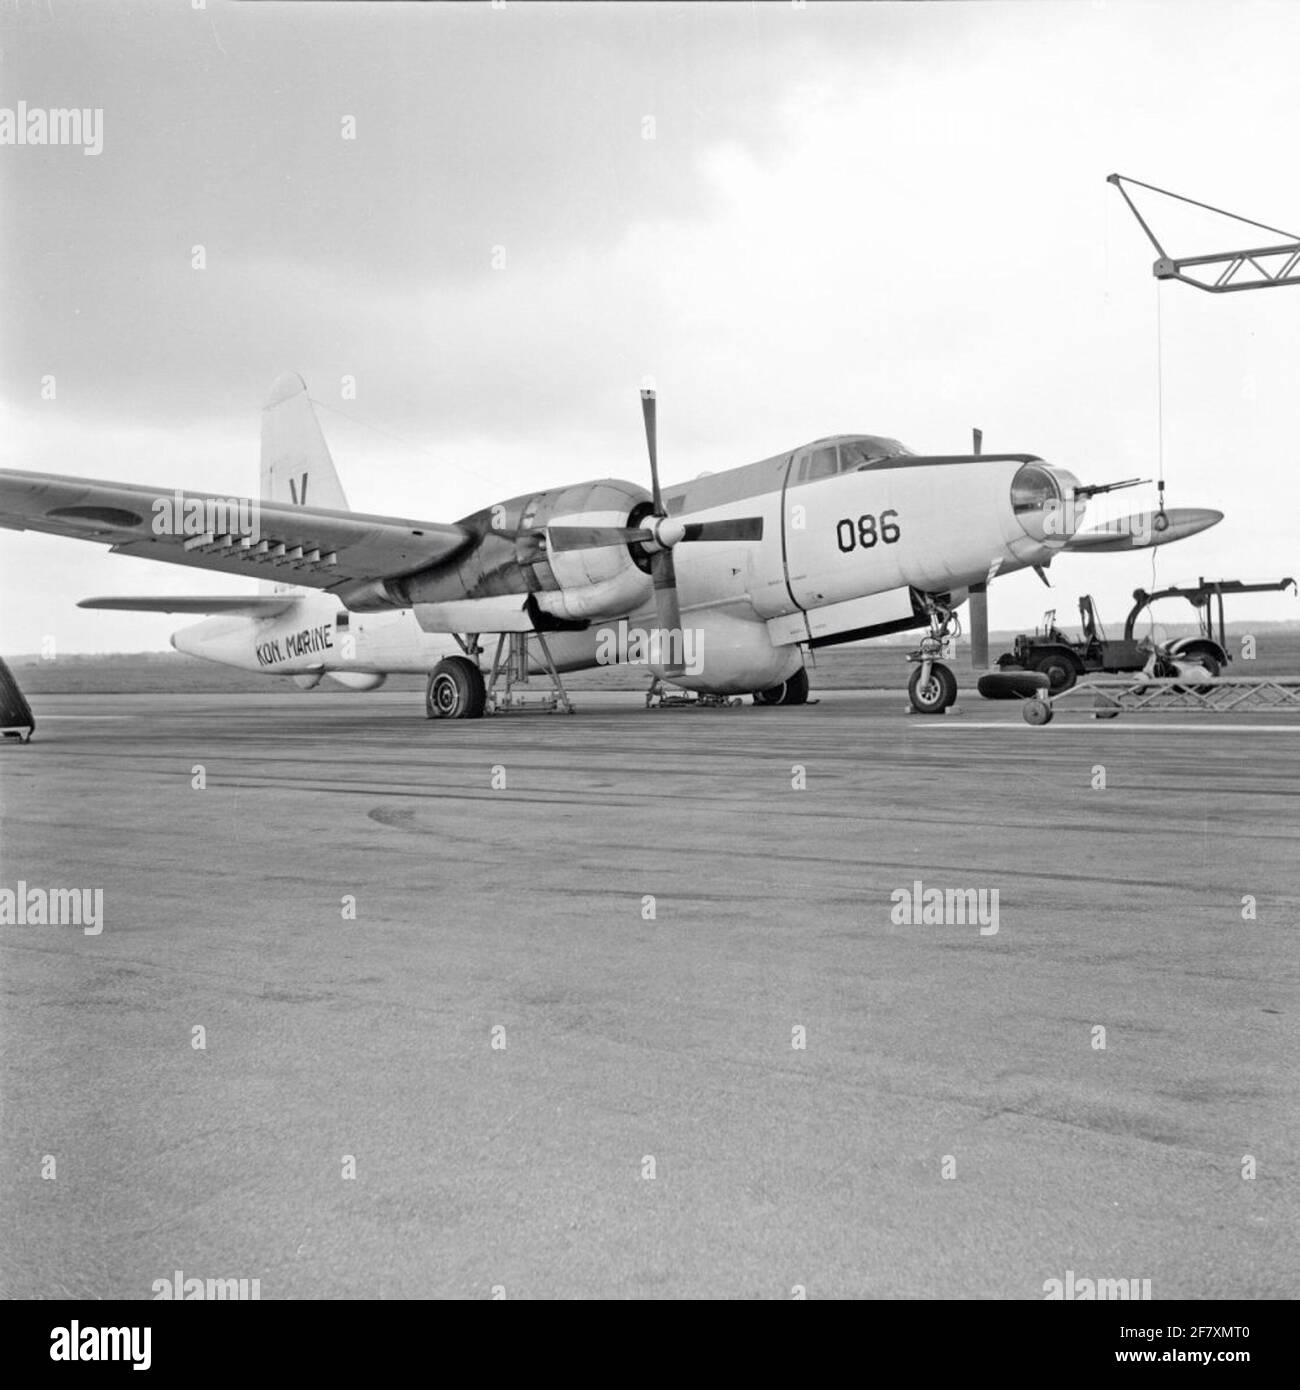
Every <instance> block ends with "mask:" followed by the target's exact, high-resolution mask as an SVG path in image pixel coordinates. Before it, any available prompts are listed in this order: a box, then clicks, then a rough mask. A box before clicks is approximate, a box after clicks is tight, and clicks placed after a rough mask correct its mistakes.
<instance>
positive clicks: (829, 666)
mask: <svg viewBox="0 0 1300 1390" xmlns="http://www.w3.org/2000/svg"><path fill="white" fill-rule="evenodd" d="M1010 640H1011V639H1010V635H1009V634H997V635H994V637H993V638H992V639H991V641H990V651H991V652H992V654H993V656H994V657H995V658H996V657H997V655H998V654H999V653H1000V652H1003V651H1005V650H1007V649H1008V648H1009V646H1010ZM1256 643H1257V646H1256V659H1255V660H1254V661H1242V660H1240V659H1237V660H1234V662H1233V664H1232V666H1231V667H1230V668H1229V672H1230V674H1233V675H1242V676H1300V632H1297V631H1290V630H1287V629H1281V630H1270V629H1269V628H1267V627H1265V626H1261V627H1260V628H1259V629H1258V630H1257V631H1256ZM911 645H912V644H911V643H910V642H909V643H905V644H898V645H885V644H883V643H872V644H869V645H865V646H857V645H854V646H844V647H827V648H823V649H822V650H821V651H818V652H816V653H814V657H815V665H813V667H812V669H811V670H810V671H809V675H810V677H811V679H812V685H813V688H814V689H821V690H901V689H902V688H903V686H904V685H905V683H906V681H907V675H908V666H907V661H906V654H907V652H908V651H909V650H910V649H911ZM1229 645H1230V650H1231V651H1232V652H1233V653H1234V655H1237V654H1239V653H1240V650H1241V645H1240V641H1239V640H1236V641H1230V644H1229ZM966 660H967V657H966V654H965V651H964V650H963V652H962V653H961V655H960V656H959V657H958V660H957V661H956V662H954V663H953V665H954V669H955V670H957V671H958V673H959V676H960V673H961V672H962V670H963V668H964V666H965V662H966ZM9 665H10V667H11V668H12V670H13V672H14V675H15V676H16V677H17V679H18V682H19V684H20V685H21V686H22V688H23V690H24V691H25V692H26V693H27V694H28V695H117V694H137V695H158V694H177V695H184V694H194V695H219V694H221V693H223V692H229V693H231V694H240V693H244V694H249V693H251V694H272V693H275V692H277V691H279V692H283V693H284V694H301V693H302V692H300V691H299V690H298V688H297V686H295V685H294V684H293V682H292V681H290V680H288V679H287V678H285V677H282V676H263V675H259V674H257V673H255V672H252V671H237V670H235V669H234V668H233V667H229V666H218V665H215V664H214V663H212V662H209V661H199V660H198V659H197V658H195V657H190V656H183V655H181V654H180V653H179V652H140V653H135V654H131V653H123V654H113V655H106V656H61V657H59V658H58V659H57V660H54V661H43V660H41V659H40V658H39V657H30V656H29V657H18V658H11V659H10V661H9ZM564 683H565V685H566V687H568V688H569V689H570V690H644V689H645V687H646V686H647V684H648V683H649V677H648V675H647V673H646V672H645V671H644V670H643V669H638V668H633V667H618V668H605V669H596V670H590V671H573V672H570V673H569V674H568V675H566V676H565V677H564ZM317 689H320V690H329V691H335V692H337V691H338V690H339V689H340V687H339V686H337V685H335V684H334V682H333V681H331V680H329V679H326V680H324V681H322V682H321V684H320V686H318V687H317ZM384 689H385V690H410V691H412V692H423V690H424V678H423V677H422V676H390V677H389V679H388V681H387V682H386V684H385V686H384Z"/></svg>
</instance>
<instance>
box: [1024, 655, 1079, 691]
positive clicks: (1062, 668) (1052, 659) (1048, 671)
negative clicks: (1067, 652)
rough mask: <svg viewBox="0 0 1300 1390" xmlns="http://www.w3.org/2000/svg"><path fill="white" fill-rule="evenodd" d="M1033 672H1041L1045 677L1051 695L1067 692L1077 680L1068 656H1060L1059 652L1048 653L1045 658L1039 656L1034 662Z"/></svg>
mask: <svg viewBox="0 0 1300 1390" xmlns="http://www.w3.org/2000/svg"><path fill="white" fill-rule="evenodd" d="M1034 670H1035V671H1041V672H1042V674H1043V675H1045V676H1046V677H1047V680H1048V686H1049V688H1050V690H1051V692H1052V694H1053V695H1059V694H1060V693H1061V692H1062V691H1064V690H1069V688H1070V687H1071V686H1072V685H1073V684H1074V683H1075V681H1077V680H1078V679H1079V673H1078V671H1077V670H1076V669H1075V665H1074V663H1073V662H1072V661H1071V660H1070V658H1069V657H1068V656H1062V655H1061V654H1060V653H1059V652H1048V653H1047V655H1046V656H1040V657H1039V658H1038V660H1037V661H1036V662H1034Z"/></svg>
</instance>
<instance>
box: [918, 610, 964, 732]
mask: <svg viewBox="0 0 1300 1390" xmlns="http://www.w3.org/2000/svg"><path fill="white" fill-rule="evenodd" d="M926 607H927V609H928V611H929V614H930V631H929V632H928V633H926V635H925V636H924V637H922V638H921V644H920V646H919V647H918V649H917V650H916V651H914V652H913V653H912V654H911V656H909V657H908V660H909V661H914V662H916V668H915V670H913V672H912V674H911V676H910V677H909V679H908V682H907V698H908V699H909V700H910V701H911V702H912V708H913V709H914V710H915V711H916V712H917V714H942V713H943V712H944V710H946V709H947V708H948V706H949V705H951V704H952V703H953V702H954V701H955V700H956V698H957V677H956V676H954V675H953V673H952V671H951V670H949V668H948V667H947V666H945V665H944V664H943V662H942V661H940V660H939V659H938V658H939V657H940V656H943V655H944V654H945V647H946V646H947V644H948V643H949V642H951V641H952V640H953V639H954V638H955V637H957V636H958V635H959V634H960V632H961V624H960V623H959V622H958V620H957V616H956V614H954V613H953V611H952V609H950V608H948V607H947V606H946V605H945V604H942V603H939V602H937V601H936V600H934V599H929V600H928V601H927V603H926Z"/></svg>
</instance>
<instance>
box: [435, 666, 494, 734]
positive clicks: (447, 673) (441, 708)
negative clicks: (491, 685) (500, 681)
mask: <svg viewBox="0 0 1300 1390" xmlns="http://www.w3.org/2000/svg"><path fill="white" fill-rule="evenodd" d="M424 704H425V711H426V715H427V717H428V718H429V719H481V718H482V717H483V710H484V708H485V706H486V704H487V687H486V686H485V685H484V684H483V673H482V671H480V670H479V669H478V667H477V666H476V665H475V664H474V662H472V661H471V660H470V659H469V657H467V656H449V657H445V658H444V659H443V660H442V661H440V662H439V663H438V664H437V665H436V666H435V667H434V668H433V674H432V675H431V676H430V677H429V685H428V688H427V689H426V691H425V695H424Z"/></svg>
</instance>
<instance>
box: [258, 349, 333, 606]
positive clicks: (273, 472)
mask: <svg viewBox="0 0 1300 1390" xmlns="http://www.w3.org/2000/svg"><path fill="white" fill-rule="evenodd" d="M260 481H261V495H262V499H263V500H264V501H267V502H288V503H290V504H291V505H293V506H295V507H305V506H307V505H308V503H310V504H311V505H312V506H313V507H329V508H331V509H333V510H335V511H341V512H345V511H347V510H348V499H347V498H346V497H345V496H344V493H343V484H342V483H340V482H339V475H338V473H337V472H335V469H334V460H333V459H332V458H330V451H329V446H328V445H327V444H326V443H325V436H324V435H323V434H322V433H321V428H320V422H319V421H318V420H317V419H316V412H315V411H314V410H313V409H312V404H311V401H310V400H309V399H308V397H307V383H306V382H305V381H304V380H303V379H302V377H300V376H299V375H298V373H297V372H285V373H284V375H283V376H278V377H276V379H275V381H274V382H273V383H272V386H271V390H270V393H269V394H268V396H267V398H266V404H265V405H264V406H263V407H262V471H261V479H260ZM258 588H259V589H260V590H261V592H262V593H277V594H278V593H284V592H291V591H293V590H294V589H295V588H296V586H295V585H293V584H284V583H279V582H276V581H274V580H265V579H264V580H262V582H261V583H260V584H259V585H258Z"/></svg>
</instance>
